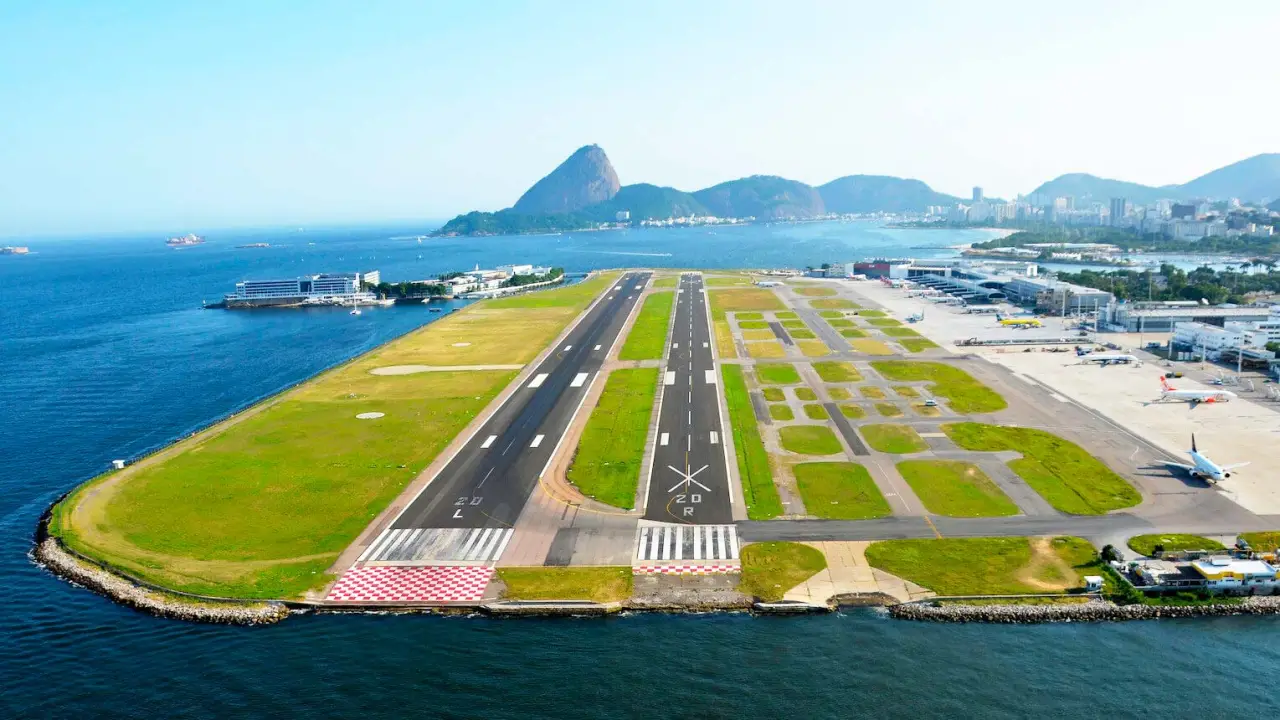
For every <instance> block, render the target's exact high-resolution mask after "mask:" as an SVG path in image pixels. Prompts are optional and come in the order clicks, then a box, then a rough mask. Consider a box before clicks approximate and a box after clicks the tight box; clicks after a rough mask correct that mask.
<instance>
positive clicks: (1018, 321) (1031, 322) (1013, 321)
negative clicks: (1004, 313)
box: [1000, 318, 1044, 327]
mask: <svg viewBox="0 0 1280 720" xmlns="http://www.w3.org/2000/svg"><path fill="white" fill-rule="evenodd" d="M1000 324H1001V325H1004V326H1005V327H1018V326H1024V327H1041V326H1042V325H1043V324H1044V323H1042V322H1040V321H1039V320H1036V319H1035V318H1005V319H1003V320H1001V321H1000Z"/></svg>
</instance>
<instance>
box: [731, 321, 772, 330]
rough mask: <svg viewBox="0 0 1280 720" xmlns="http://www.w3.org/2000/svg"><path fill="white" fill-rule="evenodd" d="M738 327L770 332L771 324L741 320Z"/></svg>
mask: <svg viewBox="0 0 1280 720" xmlns="http://www.w3.org/2000/svg"><path fill="white" fill-rule="evenodd" d="M738 327H739V328H741V329H743V330H768V329H769V323H768V322H766V321H764V320H739V321H738ZM770 332H771V333H772V331H770Z"/></svg>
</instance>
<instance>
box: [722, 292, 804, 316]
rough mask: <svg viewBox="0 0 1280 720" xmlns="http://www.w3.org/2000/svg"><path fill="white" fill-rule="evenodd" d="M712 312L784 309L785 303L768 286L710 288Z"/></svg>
mask: <svg viewBox="0 0 1280 720" xmlns="http://www.w3.org/2000/svg"><path fill="white" fill-rule="evenodd" d="M707 295H708V296H710V300H709V301H708V302H710V303H711V313H712V316H713V317H714V316H715V314H716V313H721V316H723V313H726V312H732V313H738V312H750V311H753V310H782V309H783V308H784V307H786V306H785V305H783V304H782V300H780V299H778V296H777V295H775V294H774V292H773V291H772V290H769V289H766V288H733V289H728V290H708V291H707Z"/></svg>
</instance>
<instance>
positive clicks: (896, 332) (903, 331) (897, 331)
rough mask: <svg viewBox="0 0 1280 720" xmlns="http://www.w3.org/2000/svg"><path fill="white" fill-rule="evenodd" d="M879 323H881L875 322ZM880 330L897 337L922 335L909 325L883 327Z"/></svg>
mask: <svg viewBox="0 0 1280 720" xmlns="http://www.w3.org/2000/svg"><path fill="white" fill-rule="evenodd" d="M873 324H876V325H879V324H880V323H873ZM880 332H882V333H884V334H885V335H888V336H889V337H895V338H906V337H920V333H918V332H916V331H915V330H912V329H911V328H909V327H882V328H880Z"/></svg>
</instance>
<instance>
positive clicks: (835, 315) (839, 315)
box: [818, 310, 844, 320]
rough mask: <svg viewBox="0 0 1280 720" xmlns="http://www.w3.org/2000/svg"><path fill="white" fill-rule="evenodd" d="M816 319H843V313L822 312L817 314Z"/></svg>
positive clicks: (835, 311) (837, 311) (833, 311)
mask: <svg viewBox="0 0 1280 720" xmlns="http://www.w3.org/2000/svg"><path fill="white" fill-rule="evenodd" d="M818 317H824V318H827V319H828V320H830V319H831V318H842V317H844V313H842V312H840V311H839V310H823V311H821V312H819V313H818Z"/></svg>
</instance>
